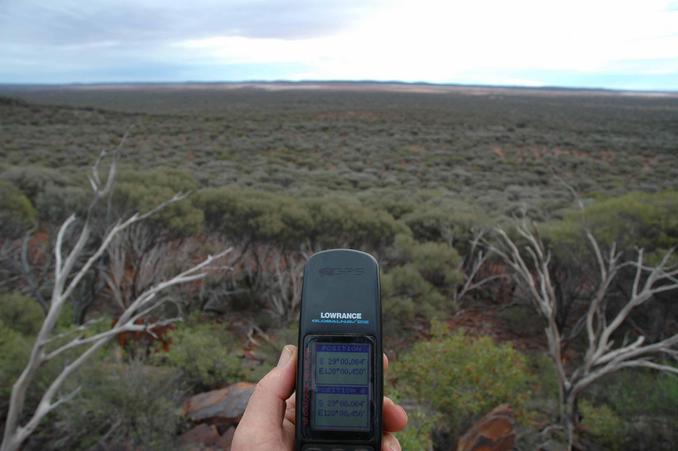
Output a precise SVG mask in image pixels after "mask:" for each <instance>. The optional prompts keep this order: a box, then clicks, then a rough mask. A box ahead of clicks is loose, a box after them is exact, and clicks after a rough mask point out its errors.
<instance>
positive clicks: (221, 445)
mask: <svg viewBox="0 0 678 451" xmlns="http://www.w3.org/2000/svg"><path fill="white" fill-rule="evenodd" d="M233 434H235V428H234V427H233V426H231V427H230V428H228V429H227V430H226V432H224V433H223V434H222V435H221V437H220V438H219V440H218V441H217V443H216V446H217V448H218V449H222V450H224V451H230V450H231V442H232V441H233Z"/></svg>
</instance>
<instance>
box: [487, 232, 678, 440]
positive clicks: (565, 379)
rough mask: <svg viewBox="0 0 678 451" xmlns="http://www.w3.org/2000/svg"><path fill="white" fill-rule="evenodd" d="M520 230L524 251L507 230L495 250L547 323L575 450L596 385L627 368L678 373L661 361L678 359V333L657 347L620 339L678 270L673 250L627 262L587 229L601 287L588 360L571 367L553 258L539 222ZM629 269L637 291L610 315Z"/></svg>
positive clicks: (590, 315) (588, 326) (677, 283)
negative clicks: (656, 259)
mask: <svg viewBox="0 0 678 451" xmlns="http://www.w3.org/2000/svg"><path fill="white" fill-rule="evenodd" d="M517 229H518V233H519V235H520V237H521V238H522V239H524V240H525V246H524V248H523V251H524V252H521V249H519V247H518V245H517V244H516V242H515V241H514V240H513V239H511V238H510V237H509V236H508V235H507V234H506V232H505V231H504V230H502V229H497V232H498V236H499V244H497V245H496V246H493V247H492V250H493V251H494V252H495V253H497V254H498V255H500V256H501V257H502V258H503V259H504V261H506V263H507V264H508V265H509V266H510V268H511V269H512V270H513V272H514V275H515V277H516V278H517V279H518V281H519V283H521V284H522V285H523V286H524V288H525V289H526V290H527V291H528V292H529V296H530V300H531V302H532V304H533V306H534V307H535V308H536V309H537V311H538V312H539V314H540V315H541V316H542V318H544V320H545V321H546V328H545V333H546V338H547V342H548V352H549V355H550V357H551V359H552V360H553V363H554V365H555V369H556V374H557V377H558V385H559V406H560V412H559V414H560V420H561V422H562V425H563V427H564V428H565V430H566V432H567V436H568V442H569V446H570V448H571V447H572V444H573V441H574V432H575V427H576V426H577V400H578V397H579V396H580V395H581V394H582V392H583V391H584V390H586V389H587V388H588V387H589V386H590V385H591V384H593V383H594V382H596V381H597V380H599V379H600V378H602V377H603V376H605V375H608V374H610V373H613V372H615V371H619V370H621V369H623V368H632V367H643V368H652V369H655V370H660V371H667V372H671V373H676V374H678V368H676V367H675V366H671V365H667V364H663V363H661V361H660V360H659V359H658V358H659V357H662V356H664V357H673V358H676V357H678V334H676V335H673V336H670V337H668V338H664V339H663V340H661V341H657V342H654V343H648V342H647V340H646V338H645V337H644V336H642V335H641V336H638V337H637V338H635V339H633V340H629V339H628V338H627V337H623V338H619V337H618V336H616V335H615V333H618V332H619V329H620V326H622V324H624V323H625V322H626V321H627V319H628V317H629V314H630V313H631V312H632V310H633V309H635V308H636V307H638V306H641V305H643V304H645V303H647V302H648V301H650V300H651V299H652V298H653V297H654V296H655V295H658V294H660V293H664V292H668V291H673V290H677V289H678V269H676V268H675V267H674V268H671V267H669V264H668V262H669V259H670V257H671V255H672V252H671V251H669V252H668V253H666V254H665V255H664V257H663V258H662V260H661V262H660V263H659V264H658V265H656V266H648V265H646V264H645V262H644V255H643V250H642V249H640V250H639V251H638V255H637V258H636V259H635V260H631V261H622V254H621V252H617V250H616V247H615V245H614V244H613V245H612V247H611V249H610V251H609V252H607V253H604V252H603V251H602V250H601V249H600V246H599V244H598V242H597V241H596V239H595V238H594V236H593V235H592V234H591V232H589V231H587V232H586V238H587V240H588V241H589V243H590V245H591V247H592V249H593V253H594V255H595V260H596V265H597V272H598V274H597V277H598V281H597V288H596V289H595V291H594V293H593V294H592V296H591V298H590V299H588V301H587V305H588V307H587V309H586V312H585V314H584V315H583V317H582V318H581V321H580V324H582V329H585V330H586V335H587V338H588V345H587V348H586V352H585V354H584V357H583V360H582V361H580V362H578V363H577V364H575V365H568V367H566V366H565V364H564V362H563V358H562V355H561V351H562V346H563V340H564V338H563V335H562V334H561V330H560V328H559V326H558V321H557V317H558V305H559V304H558V299H557V296H556V290H555V288H554V286H555V284H554V281H553V280H552V278H551V274H552V273H551V271H550V267H549V265H550V263H551V254H550V252H549V251H548V250H547V249H545V247H544V244H543V242H542V240H541V238H540V237H539V234H538V231H537V230H536V227H535V226H534V225H533V224H531V223H528V222H527V221H523V222H522V223H521V224H519V225H518V228H517ZM626 267H630V268H633V271H634V278H633V285H632V289H631V291H630V293H629V295H628V297H627V299H625V302H624V303H623V306H622V307H621V309H620V310H619V311H618V312H616V313H610V312H609V311H608V300H609V298H610V287H611V285H612V283H613V282H614V281H615V279H616V278H617V276H618V275H619V272H620V270H622V269H623V268H626Z"/></svg>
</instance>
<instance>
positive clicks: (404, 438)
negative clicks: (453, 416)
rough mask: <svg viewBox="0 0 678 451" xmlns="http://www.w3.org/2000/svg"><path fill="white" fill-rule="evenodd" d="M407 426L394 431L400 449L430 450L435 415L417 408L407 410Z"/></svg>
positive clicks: (411, 450) (436, 417)
mask: <svg viewBox="0 0 678 451" xmlns="http://www.w3.org/2000/svg"><path fill="white" fill-rule="evenodd" d="M407 419H408V422H407V428H405V430H404V431H402V432H398V433H396V434H395V435H396V437H397V438H398V441H399V442H400V447H401V449H404V450H407V451H430V450H431V449H433V437H432V434H433V430H434V428H435V425H436V422H437V421H439V418H438V416H437V415H430V414H427V413H426V412H422V411H421V410H418V409H414V410H412V409H410V410H408V412H407Z"/></svg>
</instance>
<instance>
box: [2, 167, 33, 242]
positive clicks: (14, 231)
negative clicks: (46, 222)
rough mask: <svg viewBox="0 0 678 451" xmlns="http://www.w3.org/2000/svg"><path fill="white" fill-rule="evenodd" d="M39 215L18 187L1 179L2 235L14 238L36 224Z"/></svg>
mask: <svg viewBox="0 0 678 451" xmlns="http://www.w3.org/2000/svg"><path fill="white" fill-rule="evenodd" d="M37 218H38V213H37V211H36V210H35V208H33V205H32V204H31V201H30V200H29V199H28V197H26V195H24V193H22V192H21V191H20V190H19V189H18V188H17V187H16V186H14V185H13V184H12V183H11V182H9V181H7V180H2V179H0V233H2V235H3V237H10V238H14V237H17V236H20V235H21V233H22V232H24V231H25V230H27V229H29V228H30V227H31V226H33V225H35V224H36V221H37Z"/></svg>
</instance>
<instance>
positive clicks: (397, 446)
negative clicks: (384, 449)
mask: <svg viewBox="0 0 678 451" xmlns="http://www.w3.org/2000/svg"><path fill="white" fill-rule="evenodd" d="M389 448H390V449H391V451H402V449H401V448H400V443H398V442H397V441H396V442H394V443H391V445H390V446H389Z"/></svg>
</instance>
